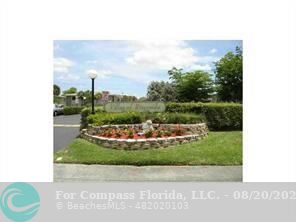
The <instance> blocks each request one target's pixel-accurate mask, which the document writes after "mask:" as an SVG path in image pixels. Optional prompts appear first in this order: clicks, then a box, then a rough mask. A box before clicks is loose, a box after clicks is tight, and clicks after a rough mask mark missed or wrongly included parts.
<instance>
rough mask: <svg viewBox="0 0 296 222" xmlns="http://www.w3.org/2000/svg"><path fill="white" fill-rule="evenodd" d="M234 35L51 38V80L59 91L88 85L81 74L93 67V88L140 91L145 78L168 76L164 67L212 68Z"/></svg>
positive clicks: (141, 93)
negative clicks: (210, 37) (205, 37)
mask: <svg viewBox="0 0 296 222" xmlns="http://www.w3.org/2000/svg"><path fill="white" fill-rule="evenodd" d="M236 46H240V47H242V41H240V40H189V41H182V40H160V41H157V40H141V41H130V40H129V41H123V40H122V41H121V40H85V41H84V40H83V41H82V40H81V41H80V40H55V41H54V84H57V85H58V86H60V88H61V90H62V91H64V90H66V89H68V88H70V87H75V88H77V89H78V91H79V90H87V89H90V88H91V81H90V79H89V77H88V75H87V72H88V71H89V70H93V69H94V70H96V71H97V73H98V77H97V78H96V80H95V91H103V90H106V91H110V93H113V94H125V95H132V96H137V97H142V96H146V92H147V86H148V85H149V83H150V82H151V81H161V80H164V81H168V80H169V78H168V77H169V76H168V70H170V69H171V68H173V67H177V68H182V69H183V70H184V71H191V70H204V71H207V72H209V73H213V69H214V65H213V62H215V61H217V60H219V59H220V58H221V57H222V56H224V55H225V54H226V53H227V52H229V51H234V50H235V47H236Z"/></svg>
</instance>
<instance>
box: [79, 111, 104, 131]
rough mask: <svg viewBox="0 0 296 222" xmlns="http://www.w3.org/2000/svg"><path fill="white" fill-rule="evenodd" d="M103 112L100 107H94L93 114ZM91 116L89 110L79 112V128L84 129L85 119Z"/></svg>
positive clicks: (86, 122)
mask: <svg viewBox="0 0 296 222" xmlns="http://www.w3.org/2000/svg"><path fill="white" fill-rule="evenodd" d="M102 112H105V111H104V109H103V108H102V107H95V113H102ZM90 114H91V108H89V107H86V108H84V109H83V110H81V120H80V121H81V122H80V128H81V129H84V128H86V127H87V125H88V121H87V117H88V116H89V115H90Z"/></svg>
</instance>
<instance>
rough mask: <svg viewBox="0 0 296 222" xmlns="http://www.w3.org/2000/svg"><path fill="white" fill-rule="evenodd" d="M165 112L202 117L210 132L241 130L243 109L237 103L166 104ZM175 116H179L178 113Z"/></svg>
mask: <svg viewBox="0 0 296 222" xmlns="http://www.w3.org/2000/svg"><path fill="white" fill-rule="evenodd" d="M166 111H167V112H173V113H178V112H184V113H195V114H201V115H204V116H205V118H206V121H207V124H208V127H209V128H210V129H211V130H242V119H243V116H242V115H243V107H242V104H238V103H167V105H166ZM177 115H180V114H179V113H178V114H177Z"/></svg>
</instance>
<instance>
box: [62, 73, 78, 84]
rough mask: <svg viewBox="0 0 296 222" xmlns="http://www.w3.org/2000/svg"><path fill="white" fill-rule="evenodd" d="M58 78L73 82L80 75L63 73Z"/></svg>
mask: <svg viewBox="0 0 296 222" xmlns="http://www.w3.org/2000/svg"><path fill="white" fill-rule="evenodd" d="M58 79H60V80H65V81H68V82H74V81H77V80H79V79H80V77H79V76H78V75H73V74H70V73H63V74H61V75H59V77H58Z"/></svg>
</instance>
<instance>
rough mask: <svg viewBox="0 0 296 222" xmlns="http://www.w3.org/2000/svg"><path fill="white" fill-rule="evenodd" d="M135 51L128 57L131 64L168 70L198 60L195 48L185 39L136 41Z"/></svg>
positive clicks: (127, 60) (191, 63) (132, 44)
mask: <svg viewBox="0 0 296 222" xmlns="http://www.w3.org/2000/svg"><path fill="white" fill-rule="evenodd" d="M131 47H133V48H134V51H133V53H132V55H131V56H129V57H127V58H126V62H127V63H128V64H130V65H134V66H140V67H145V68H151V69H164V70H168V69H171V68H172V67H174V66H175V67H178V68H186V67H190V66H192V65H193V64H194V63H196V62H198V57H197V56H196V55H195V52H194V49H192V48H191V47H189V46H188V45H187V44H186V43H185V42H184V41H134V42H131Z"/></svg>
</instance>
